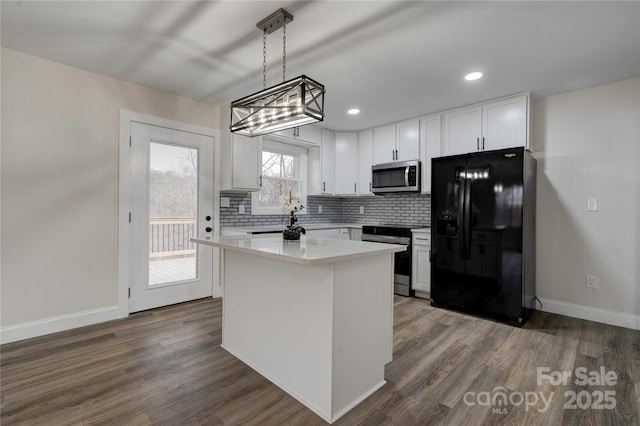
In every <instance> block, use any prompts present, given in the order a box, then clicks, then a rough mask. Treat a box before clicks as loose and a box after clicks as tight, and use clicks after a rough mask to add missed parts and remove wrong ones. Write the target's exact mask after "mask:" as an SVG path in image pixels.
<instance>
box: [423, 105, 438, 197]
mask: <svg viewBox="0 0 640 426" xmlns="http://www.w3.org/2000/svg"><path fill="white" fill-rule="evenodd" d="M441 146H442V115H441V114H433V115H429V116H426V117H423V118H422V119H421V120H420V162H421V163H422V184H421V191H422V193H423V194H428V193H431V159H433V158H435V157H439V156H440V154H441V149H442V148H441Z"/></svg>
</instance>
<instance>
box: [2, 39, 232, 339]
mask: <svg viewBox="0 0 640 426" xmlns="http://www.w3.org/2000/svg"><path fill="white" fill-rule="evenodd" d="M1 54H2V74H1V79H2V80H1V84H2V155H1V161H2V169H1V178H2V191H1V206H2V213H1V226H2V228H1V229H2V247H1V250H2V251H1V253H2V260H1V282H0V284H1V290H0V295H1V299H2V301H1V305H0V307H1V310H2V312H1V316H0V325H1V326H2V327H3V328H4V327H8V326H14V325H17V324H24V323H30V322H34V321H35V322H38V321H41V322H42V321H44V322H46V321H47V319H49V318H59V317H61V316H68V315H74V314H77V313H82V312H86V311H94V310H100V309H102V308H105V307H110V306H113V305H116V303H117V299H116V291H117V244H118V241H117V235H118V114H119V110H120V109H121V108H122V109H127V110H130V111H135V112H139V113H145V114H150V115H154V116H158V117H162V118H167V119H172V120H176V121H181V122H186V123H191V124H196V125H199V126H203V127H208V128H214V129H217V128H218V127H219V115H220V113H219V107H217V106H212V105H207V104H204V103H200V102H196V101H193V100H190V99H186V98H181V97H176V96H173V95H169V94H166V93H162V92H159V91H156V90H152V89H148V88H145V87H142V86H138V85H135V84H131V83H127V82H124V81H120V80H115V79H112V78H108V77H104V76H101V75H98V74H94V73H90V72H87V71H83V70H80V69H77V68H72V67H68V66H65V65H61V64H58V63H55V62H51V61H48V60H44V59H40V58H36V57H33V56H29V55H25V54H22V53H19V52H16V51H13V50H9V49H5V48H3V49H2V51H1Z"/></svg>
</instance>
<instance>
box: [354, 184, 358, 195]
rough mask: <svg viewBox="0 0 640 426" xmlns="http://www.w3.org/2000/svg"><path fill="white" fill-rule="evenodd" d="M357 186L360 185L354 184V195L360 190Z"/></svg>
mask: <svg viewBox="0 0 640 426" xmlns="http://www.w3.org/2000/svg"><path fill="white" fill-rule="evenodd" d="M356 185H358V184H357V183H354V184H353V193H354V194H355V193H357V192H358V190H357V186H356Z"/></svg>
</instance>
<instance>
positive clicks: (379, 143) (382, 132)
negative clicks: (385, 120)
mask: <svg viewBox="0 0 640 426" xmlns="http://www.w3.org/2000/svg"><path fill="white" fill-rule="evenodd" d="M395 152H396V125H395V124H391V125H389V126H384V127H378V128H376V129H373V164H381V163H390V162H392V161H393V160H394V159H395Z"/></svg>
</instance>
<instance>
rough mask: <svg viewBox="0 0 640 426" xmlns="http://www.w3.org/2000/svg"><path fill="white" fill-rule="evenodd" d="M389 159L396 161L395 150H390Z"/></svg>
mask: <svg viewBox="0 0 640 426" xmlns="http://www.w3.org/2000/svg"><path fill="white" fill-rule="evenodd" d="M391 159H392V160H395V159H396V150H395V149H392V150H391Z"/></svg>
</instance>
